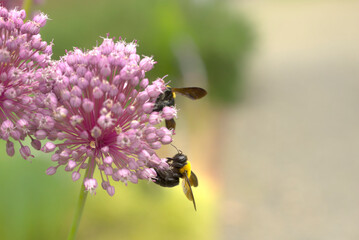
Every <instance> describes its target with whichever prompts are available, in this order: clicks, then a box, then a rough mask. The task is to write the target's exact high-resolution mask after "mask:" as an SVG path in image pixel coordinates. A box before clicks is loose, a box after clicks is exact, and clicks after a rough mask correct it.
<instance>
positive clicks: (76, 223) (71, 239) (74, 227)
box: [67, 167, 90, 240]
mask: <svg viewBox="0 0 359 240" xmlns="http://www.w3.org/2000/svg"><path fill="white" fill-rule="evenodd" d="M89 169H90V167H88V168H87V170H86V173H85V176H84V181H85V179H86V177H87V174H88V172H89ZM87 194H88V191H85V184H84V182H83V183H82V186H81V190H80V196H79V201H78V203H77V208H76V212H75V216H74V220H73V222H72V226H71V230H70V233H69V236H68V238H67V239H68V240H75V239H76V233H77V230H78V228H79V225H80V221H81V216H82V211H83V209H84V206H85V202H86V198H87Z"/></svg>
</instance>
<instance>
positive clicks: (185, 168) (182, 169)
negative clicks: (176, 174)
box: [179, 161, 191, 178]
mask: <svg viewBox="0 0 359 240" xmlns="http://www.w3.org/2000/svg"><path fill="white" fill-rule="evenodd" d="M179 171H180V173H181V174H183V173H184V171H186V172H187V177H188V178H190V177H191V163H190V162H188V161H187V164H186V165H185V166H184V167H183V168H181V169H180V170H179Z"/></svg>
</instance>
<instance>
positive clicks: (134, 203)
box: [0, 0, 253, 240]
mask: <svg viewBox="0 0 359 240" xmlns="http://www.w3.org/2000/svg"><path fill="white" fill-rule="evenodd" d="M32 10H34V11H35V10H41V11H43V12H45V13H46V14H48V16H49V18H50V19H51V20H49V21H48V23H47V25H46V26H45V27H44V28H43V29H42V31H41V35H42V37H43V39H44V40H46V41H48V42H50V41H52V40H53V41H54V47H53V53H54V54H53V57H54V59H58V58H59V57H60V56H61V55H63V54H64V53H65V50H66V49H67V50H71V49H73V47H78V48H83V49H90V48H92V47H93V46H95V45H96V44H97V43H101V38H100V37H101V36H103V37H105V36H106V34H107V33H109V34H110V37H116V38H118V37H120V36H121V37H122V38H123V39H125V40H126V41H127V42H131V41H133V40H137V41H138V44H139V48H138V52H139V53H140V54H141V55H142V54H143V55H148V56H154V59H155V60H156V61H157V62H158V63H157V64H156V65H155V68H154V69H153V70H152V71H151V72H150V73H149V77H150V79H152V80H154V79H155V78H157V77H162V76H165V75H168V77H167V78H166V79H167V80H170V81H171V85H172V86H175V87H181V86H200V87H204V88H206V89H207V90H208V92H209V95H208V96H207V97H206V98H205V99H202V100H201V101H198V102H192V101H191V100H187V99H181V98H179V99H178V101H177V103H178V105H179V106H180V110H181V113H180V115H181V119H179V120H178V121H177V124H178V125H177V126H179V127H178V130H177V136H176V138H175V142H174V143H175V145H176V146H177V147H178V148H180V149H181V150H182V151H184V152H185V153H186V154H187V155H188V156H189V157H190V160H191V162H192V165H193V167H194V171H195V172H196V174H197V176H198V177H199V187H198V188H196V189H194V194H195V198H196V202H197V208H198V211H197V212H195V211H194V209H193V205H192V203H191V202H189V201H188V200H186V198H185V196H184V194H183V192H182V189H181V187H180V186H179V187H176V188H173V189H164V188H159V187H158V186H156V185H154V184H151V183H147V182H141V183H140V184H138V185H134V184H129V186H127V187H126V186H124V185H123V184H117V188H116V194H115V196H114V197H109V196H108V195H107V194H106V193H105V192H104V191H103V190H102V189H100V188H99V189H98V191H97V195H96V196H89V197H88V200H87V203H86V206H85V211H84V215H83V218H82V222H81V225H80V229H79V232H78V239H206V240H207V239H217V238H218V229H219V225H220V224H219V220H218V217H219V212H218V211H219V206H220V201H219V196H220V194H221V190H220V187H219V186H220V184H221V180H220V178H219V176H218V172H216V171H215V170H216V167H217V166H216V165H217V163H216V162H213V161H212V160H210V156H211V155H212V156H214V155H216V152H215V149H213V150H209V149H208V146H211V145H212V144H213V141H214V140H215V136H216V131H213V128H212V124H215V122H216V121H217V117H216V116H217V115H219V114H218V113H219V112H218V111H221V110H222V109H223V108H225V106H226V105H228V104H233V103H235V102H236V101H237V100H239V99H240V98H241V94H242V89H243V87H242V86H243V73H242V72H243V70H244V67H245V63H246V59H247V57H248V55H249V53H250V49H251V47H252V43H253V32H252V29H251V26H250V24H249V23H248V22H247V21H246V19H245V17H243V16H242V14H240V13H239V11H237V10H236V11H231V8H230V6H229V5H227V2H225V1H190V0H152V1H140V0H131V1H122V0H121V1H119V0H106V1H98V0H86V1H85V0H76V1H74V0H63V1H54V0H47V1H43V4H42V5H37V6H34V7H33V9H32ZM198 109H201V118H199V117H197V114H198ZM182 116H183V117H182ZM4 148H5V146H3V147H2V148H1V151H2V155H3V156H4V157H3V159H2V161H1V162H0V182H1V183H2V184H1V185H2V192H3V193H2V195H3V197H2V198H0V212H1V214H0V236H1V237H0V238H1V239H65V238H66V236H67V234H68V231H69V227H70V225H71V223H72V218H73V215H74V208H75V206H76V204H77V199H78V194H79V189H80V181H78V182H76V183H73V182H72V180H71V175H70V174H69V173H66V172H65V171H63V169H61V170H59V171H58V172H57V173H56V174H55V175H54V176H46V174H45V170H46V169H47V168H48V167H49V166H51V165H52V164H51V162H50V161H49V159H48V156H45V155H42V154H40V153H35V158H34V159H33V160H32V163H29V162H27V161H24V160H23V159H21V158H20V157H19V155H16V157H14V158H9V157H7V156H6V154H5V153H4V151H5V149H4ZM175 153H176V150H175V149H173V148H172V147H167V148H166V149H164V150H163V151H162V152H161V154H162V156H172V155H174V154H175ZM211 159H213V158H211Z"/></svg>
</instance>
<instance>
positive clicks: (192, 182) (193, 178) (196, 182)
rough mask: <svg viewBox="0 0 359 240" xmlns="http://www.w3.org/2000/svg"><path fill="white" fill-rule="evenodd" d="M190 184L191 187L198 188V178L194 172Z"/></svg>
mask: <svg viewBox="0 0 359 240" xmlns="http://www.w3.org/2000/svg"><path fill="white" fill-rule="evenodd" d="M189 182H190V184H191V186H193V187H198V178H197V176H196V174H194V172H192V171H191V176H190V177H189Z"/></svg>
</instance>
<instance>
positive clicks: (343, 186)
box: [0, 0, 359, 240]
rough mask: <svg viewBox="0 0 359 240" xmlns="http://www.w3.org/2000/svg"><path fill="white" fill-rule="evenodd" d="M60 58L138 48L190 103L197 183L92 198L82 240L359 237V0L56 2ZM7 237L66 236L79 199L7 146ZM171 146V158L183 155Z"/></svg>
mask: <svg viewBox="0 0 359 240" xmlns="http://www.w3.org/2000/svg"><path fill="white" fill-rule="evenodd" d="M36 9H37V10H42V11H44V12H45V13H47V14H48V15H49V17H50V18H51V19H52V20H51V21H48V24H47V25H46V27H45V28H44V29H43V31H42V32H41V34H42V36H43V38H44V39H45V40H47V41H51V40H52V39H53V40H54V43H55V45H54V48H53V49H54V58H55V59H56V58H58V57H59V56H61V55H63V54H64V52H65V50H66V49H68V50H71V49H72V48H73V47H74V46H76V47H79V48H92V47H93V46H94V45H96V44H97V42H101V38H100V37H101V36H106V34H107V33H109V34H110V36H112V37H119V36H121V37H122V38H123V39H126V41H133V40H137V41H138V44H139V48H138V52H140V53H141V54H144V55H150V56H151V55H153V56H154V58H155V60H156V61H157V62H158V64H156V66H155V68H154V69H153V70H152V71H151V74H150V77H151V78H152V79H155V78H156V77H162V76H165V75H168V77H167V78H166V79H168V80H171V85H172V86H176V87H180V86H201V87H204V88H206V89H208V92H209V95H208V96H207V97H206V98H204V99H201V100H199V101H191V100H188V99H185V98H181V97H178V98H177V105H178V107H179V109H180V118H179V119H178V120H177V134H176V137H175V141H174V144H175V145H176V146H177V147H178V148H180V149H181V150H182V151H183V152H184V153H186V154H187V155H188V156H189V158H190V160H191V162H192V165H193V168H194V171H195V173H196V174H197V176H198V177H199V187H198V188H196V189H194V194H195V198H196V202H197V207H198V211H197V212H195V211H194V210H193V205H192V203H191V202H189V201H188V200H186V198H185V196H184V195H183V193H182V192H181V188H180V187H177V188H173V189H165V188H160V187H158V186H155V185H154V184H151V183H147V182H143V183H140V184H138V185H133V184H130V185H128V186H127V187H126V186H124V185H121V184H118V185H117V188H116V194H115V196H114V197H109V196H108V195H107V194H106V193H105V192H104V191H102V190H101V189H99V190H98V191H97V195H96V196H89V197H88V200H87V203H86V206H85V211H84V215H83V219H82V222H81V225H80V229H79V232H78V239H156V240H158V239H182V240H183V239H206V240H207V239H224V240H227V239H230V240H231V239H245V240H251V239H253V240H266V239H268V240H272V239H275V240H282V239H283V240H287V239H298V240H299V239H300V240H302V239H308V240H310V239H313V240H314V239H315V240H318V239H323V240H324V239H325V240H327V239H358V238H359V230H358V227H357V224H358V222H359V208H358V202H359V191H358V182H359V181H358V180H359V174H358V171H359V163H358V160H357V159H358V157H359V148H358V144H359V127H358V126H359V125H358V122H359V110H358V107H357V106H358V102H359V94H358V93H359V67H358V66H359V44H358V43H359V28H358V23H359V14H358V9H359V1H356V0H327V1H325V0H311V1H300V0H287V1H284V0H282V1H280V0H266V1H262V0H247V1H245V0H242V1H240V0H237V1H235V0H232V1H225V0H218V1H215V0H151V1H140V0H132V1H123V0H106V1H95V0H86V1H85V0H72V1H70V0H63V1H55V0H46V1H42V3H41V4H40V5H36V6H34V8H33V10H36ZM0 151H1V153H2V156H3V157H2V159H1V161H0V183H1V184H0V186H1V198H0V238H1V239H65V238H66V236H67V234H68V231H69V227H70V225H71V222H72V218H73V214H74V208H75V206H76V203H77V198H78V194H79V189H80V184H81V183H80V181H79V182H76V183H73V182H72V180H71V176H70V174H68V173H66V172H64V171H58V172H57V173H56V174H55V175H54V176H46V174H45V170H46V169H47V168H48V167H49V166H50V165H51V162H50V161H49V159H48V157H47V156H45V155H42V154H40V153H37V154H36V157H35V158H34V159H33V160H32V163H29V162H27V161H25V160H23V159H21V157H20V156H19V154H18V155H17V157H16V158H8V157H7V156H6V154H5V145H3V146H1V148H0ZM175 153H176V150H175V149H174V148H172V147H171V146H169V147H168V148H165V149H164V150H163V151H162V152H161V153H160V154H161V155H162V156H172V155H174V154H175Z"/></svg>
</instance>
